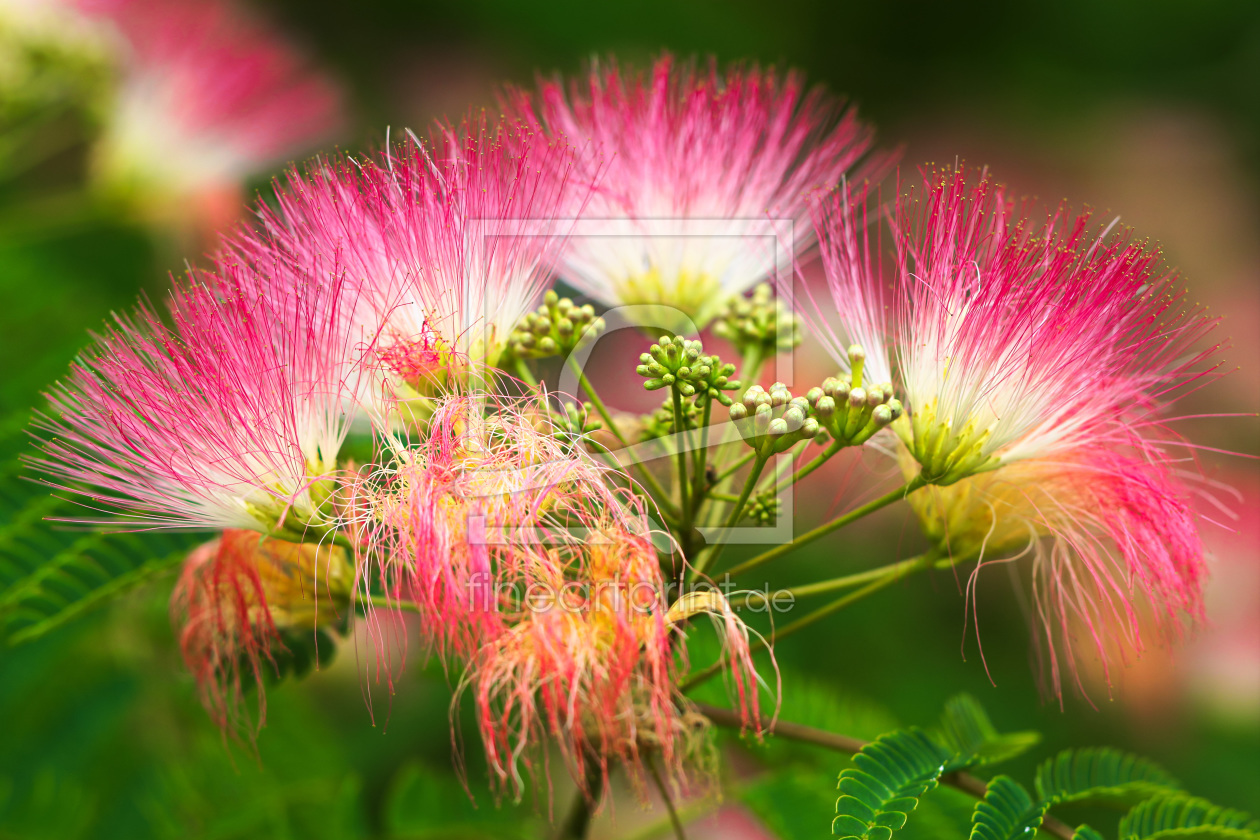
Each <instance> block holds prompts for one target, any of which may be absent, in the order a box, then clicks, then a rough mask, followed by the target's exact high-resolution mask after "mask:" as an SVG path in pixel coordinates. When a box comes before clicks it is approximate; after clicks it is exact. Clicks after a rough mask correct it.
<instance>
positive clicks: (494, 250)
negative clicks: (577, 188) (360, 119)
mask: <svg viewBox="0 0 1260 840" xmlns="http://www.w3.org/2000/svg"><path fill="white" fill-rule="evenodd" d="M571 161H572V154H571V152H569V151H568V150H567V149H565V148H564V147H563V146H562V145H561V144H556V143H549V142H548V141H546V140H545V139H544V138H543V137H542V136H541V135H539V133H538V132H537V131H535V130H533V129H531V128H529V127H527V126H524V125H522V124H519V123H512V122H504V121H500V122H493V121H491V120H489V119H488V118H486V117H485V115H484V114H483V115H480V116H477V117H475V118H470V119H468V120H465V121H464V122H463V123H462V124H461V125H460V126H459V127H458V128H455V127H452V126H438V127H436V128H435V130H434V131H433V133H432V134H431V135H430V137H429V139H428V140H427V141H420V140H418V139H416V138H414V137H411V138H409V139H408V140H407V141H405V142H403V143H400V144H398V145H395V146H393V147H391V148H388V149H387V150H386V151H385V152H383V153H382V154H381V155H380V156H379V158H378V159H377V160H348V159H334V160H327V161H318V162H315V163H313V164H311V165H310V166H309V167H308V168H307V169H306V170H305V171H299V170H296V169H295V170H293V171H291V172H290V173H289V176H288V178H287V182H286V183H285V184H283V185H281V186H279V187H278V189H277V202H278V206H279V210H278V212H272V211H270V210H269V209H267V208H266V207H262V208H260V215H261V217H262V226H261V229H260V230H258V231H248V232H244V233H242V234H240V235H238V236H237V237H235V239H234V240H233V241H232V242H231V245H230V247H231V249H232V250H233V252H234V253H235V254H236V256H237V257H239V258H240V259H241V260H243V261H246V262H249V263H252V264H255V265H257V266H259V267H260V270H261V271H263V272H264V273H273V272H275V271H277V270H278V269H277V266H280V265H285V266H288V267H289V268H285V269H283V270H292V271H296V273H297V274H298V275H299V276H301V275H312V276H320V275H321V274H326V273H327V272H328V271H330V270H334V269H335V270H338V271H340V270H344V271H346V272H347V273H348V275H349V277H350V278H351V279H352V280H353V283H354V285H355V287H356V288H357V289H358V293H359V301H360V302H359V305H358V308H357V311H356V318H358V319H359V320H360V322H361V323H363V324H365V325H367V328H368V329H369V330H370V331H371V332H373V333H379V334H380V342H379V346H378V358H379V361H380V362H381V366H382V368H383V371H384V372H385V373H386V374H387V375H388V377H389V378H391V379H392V380H393V384H394V385H396V386H402V385H407V386H410V388H411V389H412V390H413V391H414V390H418V391H420V392H425V391H430V390H432V389H433V386H435V385H444V384H446V382H447V379H448V378H449V376H448V375H449V374H451V373H452V372H457V371H456V370H455V369H459V368H465V367H467V365H468V364H469V363H481V362H485V363H490V364H493V363H494V362H495V361H496V360H497V359H498V356H499V354H500V353H501V352H502V350H503V348H504V346H505V345H506V342H507V339H508V336H509V334H510V333H511V330H512V328H513V326H515V324H516V322H517V321H518V320H519V319H520V317H521V316H522V315H523V314H524V313H525V312H527V311H529V310H530V309H531V308H532V307H533V306H534V305H535V304H536V303H537V301H538V299H539V297H540V296H541V295H542V293H543V291H544V290H545V288H546V286H547V284H548V282H549V281H550V279H551V273H550V272H551V268H552V264H553V262H554V259H555V255H556V253H557V251H558V249H559V247H560V246H561V244H562V241H563V235H564V225H563V223H562V222H560V221H558V217H559V216H561V215H563V212H564V209H565V208H566V207H567V206H568V205H567V202H568V201H569V199H568V198H566V196H567V195H568V192H567V190H568V186H567V177H566V174H565V173H566V172H567V170H568V168H569V167H570V166H571ZM461 372H463V373H466V371H461ZM401 390H402V391H403V392H404V395H405V393H406V392H407V389H406V388H402V389H401Z"/></svg>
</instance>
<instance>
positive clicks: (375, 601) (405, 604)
mask: <svg viewBox="0 0 1260 840" xmlns="http://www.w3.org/2000/svg"><path fill="white" fill-rule="evenodd" d="M359 601H360V603H364V604H371V605H372V606H374V607H381V608H383V609H387V610H402V611H403V612H413V613H418V612H420V605H419V604H417V603H415V602H414V601H400V600H399V599H397V598H390V597H389V596H388V595H371V594H368V595H361V596H359Z"/></svg>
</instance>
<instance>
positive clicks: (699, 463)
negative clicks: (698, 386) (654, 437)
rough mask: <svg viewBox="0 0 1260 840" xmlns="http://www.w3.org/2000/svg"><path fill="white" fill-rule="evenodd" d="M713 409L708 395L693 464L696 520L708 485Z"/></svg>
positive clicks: (693, 513)
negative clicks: (706, 469)
mask: <svg viewBox="0 0 1260 840" xmlns="http://www.w3.org/2000/svg"><path fill="white" fill-rule="evenodd" d="M712 411H713V400H711V399H709V398H708V397H706V398H705V400H704V413H703V414H702V415H701V418H700V445H699V446H698V447H696V450H695V463H694V464H693V465H692V488H691V516H690V519H691V520H692V521H695V518H696V515H697V514H698V513H699V512H700V505H701V504H703V502H704V498H705V495H706V491H707V490H708V487H707V486H706V482H705V475H704V470H705V462H706V461H707V459H708V449H709V417H710V415H711V413H712Z"/></svg>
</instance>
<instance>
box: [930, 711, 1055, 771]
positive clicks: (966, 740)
mask: <svg viewBox="0 0 1260 840" xmlns="http://www.w3.org/2000/svg"><path fill="white" fill-rule="evenodd" d="M940 740H941V742H942V743H943V744H944V745H945V746H946V747H947V748H949V749H951V750H953V752H954V755H955V757H954V759H953V760H952V761H950V763H949V768H948V769H950V770H961V769H963V768H965V767H972V766H975V765H981V764H996V763H997V762H999V761H1006V760H1007V759H1011V758H1014V757H1015V756H1017V755H1019V754H1020V753H1022V752H1024V751H1026V750H1028V749H1030V748H1032V747H1033V746H1035V745H1036V744H1037V743H1038V742H1039V741H1040V740H1041V734H1040V733H1038V732H1010V733H1005V734H1003V733H999V732H998V731H997V729H995V728H994V726H993V723H992V722H991V721H990V720H989V715H988V713H987V712H985V710H984V707H983V706H981V705H980V702H979V701H978V700H976V698H974V697H972V696H971V695H970V694H959V695H956V696H954V697H951V698H950V699H949V701H948V702H946V704H945V712H944V714H942V715H941V729H940Z"/></svg>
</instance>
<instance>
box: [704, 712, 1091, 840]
mask: <svg viewBox="0 0 1260 840" xmlns="http://www.w3.org/2000/svg"><path fill="white" fill-rule="evenodd" d="M696 710H697V711H699V712H700V714H702V715H704V716H705V717H707V718H708V719H709V720H710V721H711V722H712V723H714V724H716V725H717V726H721V727H725V728H727V729H743V728H744V723H745V722H744V717H743V715H741V714H739V713H737V712H733V711H731V710H730V709H722V708H719V707H717V706H710V705H709V704H707V703H697V704H696ZM757 723H758V724H759V726H760V728H761V729H762V731H764V732H769V733H771V734H773V735H777V736H779V737H780V738H786V739H788V740H789V741H799V742H801V743H802V744H813V745H814V746H817V747H823V748H824V749H829V750H835V751H836V752H840V753H844V754H845V755H853V754H854V753H856V752H858V751H859V750H861V749H862V748H863V747H865V746H866V744H867V742H866V741H863V740H860V739H858V738H853V737H851V736H849V735H840V734H837V733H834V732H828V731H826V730H824V729H815V728H814V727H812V726H803V725H801V724H799V723H791V722H789V721H786V720H779V719H777V718H776V719H771V718H768V717H765V716H762V717H761V719H760V720H759V721H757ZM941 784H943V785H948V786H949V787H952V788H957V789H958V790H961V791H962V792H964V793H967V794H970V795H971V796H974V797H976V798H977V799H983V798H984V795H985V793H986V792H987V791H988V789H989V786H988V784H987V783H986V782H985V781H984V780H983V779H980V778H978V777H976V776H973V775H971V774H970V773H963V772H953V773H946V774H944V775H943V776H941ZM1041 829H1042V830H1043V831H1045V832H1046V833H1047V834H1051V835H1053V836H1055V837H1060V838H1062V840H1072V838H1073V836H1075V834H1074V832H1073V830H1072V827H1071V826H1069V825H1067V824H1066V823H1064V822H1062V821H1060V820H1058V819H1056V818H1054V817H1052V816H1050V815H1049V814H1046V816H1045V818H1044V820H1043V821H1042V823H1041Z"/></svg>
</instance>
